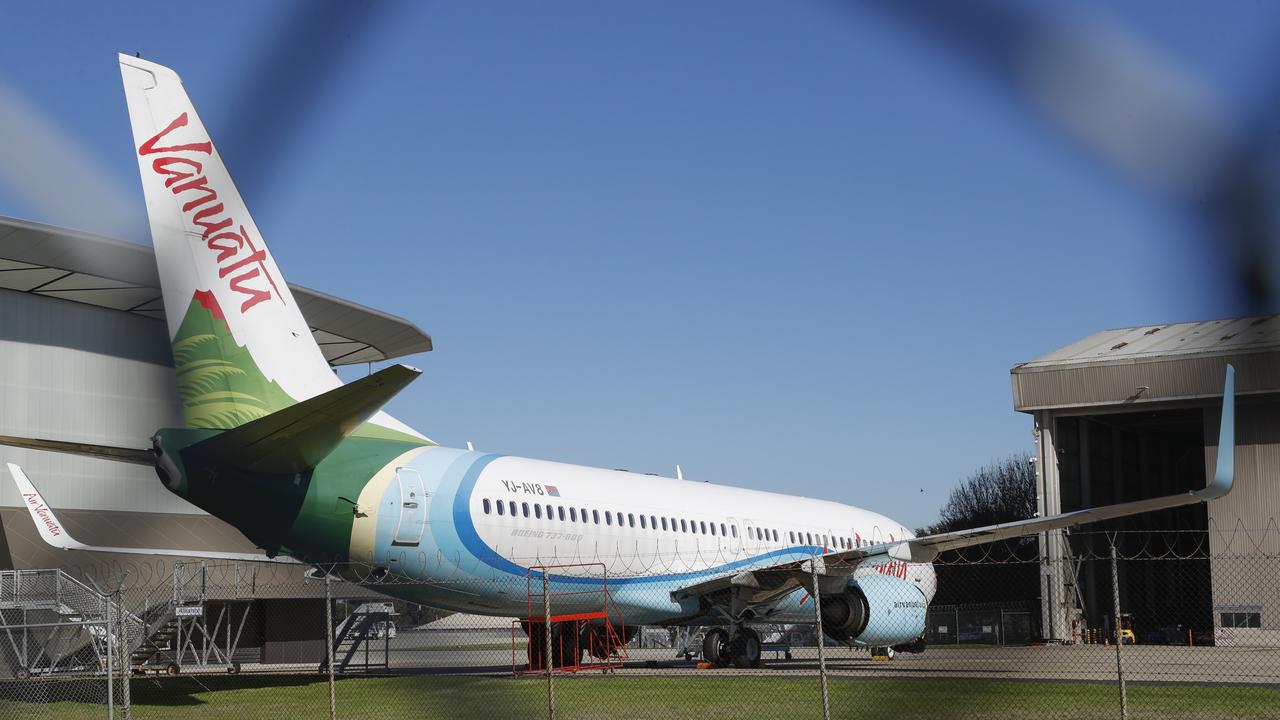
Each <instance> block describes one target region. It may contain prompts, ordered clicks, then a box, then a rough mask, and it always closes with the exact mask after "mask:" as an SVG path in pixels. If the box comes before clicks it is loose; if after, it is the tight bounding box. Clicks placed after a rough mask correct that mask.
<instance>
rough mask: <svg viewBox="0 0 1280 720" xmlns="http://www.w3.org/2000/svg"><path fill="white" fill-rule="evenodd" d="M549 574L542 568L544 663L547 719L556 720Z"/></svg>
mask: <svg viewBox="0 0 1280 720" xmlns="http://www.w3.org/2000/svg"><path fill="white" fill-rule="evenodd" d="M548 572H549V571H548V570H547V568H545V567H544V568H542V626H543V628H544V631H545V634H544V638H545V640H544V642H545V643H546V645H547V652H546V656H545V657H544V658H543V659H542V662H543V663H545V665H546V668H547V718H548V720H556V675H555V672H554V670H555V666H554V665H552V664H551V661H552V660H553V659H555V654H554V653H553V652H552V650H553V648H552V646H551V580H550V579H549V577H548ZM606 642H608V640H606Z"/></svg>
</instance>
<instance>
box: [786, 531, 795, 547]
mask: <svg viewBox="0 0 1280 720" xmlns="http://www.w3.org/2000/svg"><path fill="white" fill-rule="evenodd" d="M787 537H789V538H791V544H792V545H795V544H796V531H795V530H791V531H789V532H788V533H787Z"/></svg>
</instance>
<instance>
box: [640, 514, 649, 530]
mask: <svg viewBox="0 0 1280 720" xmlns="http://www.w3.org/2000/svg"><path fill="white" fill-rule="evenodd" d="M640 529H641V530H648V529H649V526H648V525H647V524H646V523H645V521H644V516H643V515H641V516H640Z"/></svg>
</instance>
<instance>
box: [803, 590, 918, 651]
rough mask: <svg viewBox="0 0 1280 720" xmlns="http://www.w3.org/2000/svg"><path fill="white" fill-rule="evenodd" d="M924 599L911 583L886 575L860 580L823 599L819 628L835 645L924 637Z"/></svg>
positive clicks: (883, 643) (884, 643)
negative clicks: (842, 590) (836, 643)
mask: <svg viewBox="0 0 1280 720" xmlns="http://www.w3.org/2000/svg"><path fill="white" fill-rule="evenodd" d="M925 609H926V604H925V597H924V593H922V592H921V591H920V589H919V588H918V587H916V586H915V585H914V584H913V583H911V582H908V581H906V580H901V579H899V578H896V577H892V576H889V575H871V576H867V577H861V578H858V579H857V580H853V581H852V582H850V583H849V586H848V587H847V588H846V589H845V591H844V592H843V593H841V594H839V595H835V596H831V595H827V596H824V597H823V598H822V629H823V630H824V631H825V632H826V634H827V635H828V636H829V637H830V638H831V639H833V640H836V641H837V642H843V643H848V642H853V643H857V644H858V645H863V646H871V647H880V646H890V645H902V644H906V643H912V642H914V641H915V640H917V639H919V638H920V637H921V636H922V635H924V627H925Z"/></svg>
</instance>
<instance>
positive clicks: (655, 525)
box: [649, 515, 658, 530]
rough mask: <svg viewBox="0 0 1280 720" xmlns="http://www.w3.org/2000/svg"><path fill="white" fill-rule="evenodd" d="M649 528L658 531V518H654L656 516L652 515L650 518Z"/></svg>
mask: <svg viewBox="0 0 1280 720" xmlns="http://www.w3.org/2000/svg"><path fill="white" fill-rule="evenodd" d="M649 527H651V528H653V529H654V530H657V529H658V518H656V517H654V516H652V515H650V516H649Z"/></svg>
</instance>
